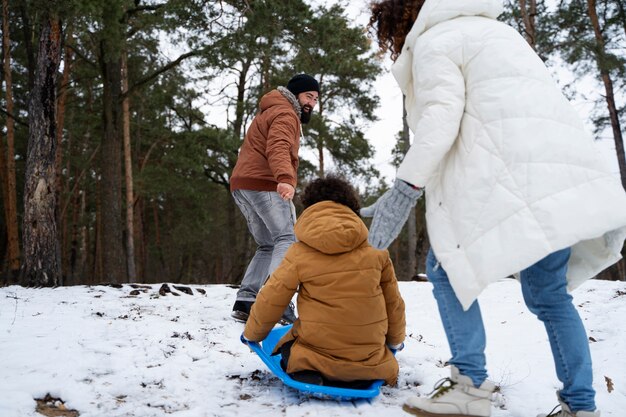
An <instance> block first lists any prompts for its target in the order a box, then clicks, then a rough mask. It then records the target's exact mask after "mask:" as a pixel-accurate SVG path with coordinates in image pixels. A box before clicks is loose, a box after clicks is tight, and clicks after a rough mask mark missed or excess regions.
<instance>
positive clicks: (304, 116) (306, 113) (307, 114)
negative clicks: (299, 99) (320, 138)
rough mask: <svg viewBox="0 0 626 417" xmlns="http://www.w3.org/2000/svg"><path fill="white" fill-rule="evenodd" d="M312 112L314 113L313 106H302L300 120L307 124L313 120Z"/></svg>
mask: <svg viewBox="0 0 626 417" xmlns="http://www.w3.org/2000/svg"><path fill="white" fill-rule="evenodd" d="M311 114H313V107H311V106H309V105H308V104H305V105H304V106H302V113H301V114H300V122H302V124H307V123H309V121H310V120H311Z"/></svg>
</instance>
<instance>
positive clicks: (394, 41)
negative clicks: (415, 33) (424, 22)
mask: <svg viewBox="0 0 626 417" xmlns="http://www.w3.org/2000/svg"><path fill="white" fill-rule="evenodd" d="M425 1H426V0H381V1H376V2H372V4H371V10H372V15H371V16H370V22H369V24H368V25H367V27H368V29H369V30H370V31H372V30H373V31H374V33H375V34H376V37H377V38H378V46H379V47H380V50H381V52H382V53H385V52H387V51H390V52H391V59H392V60H393V61H395V60H396V59H398V56H399V55H400V52H402V46H404V40H405V39H406V35H408V33H409V31H410V30H411V27H412V26H413V23H414V22H415V19H417V15H418V13H419V12H420V10H421V9H422V6H423V5H424V2H425Z"/></svg>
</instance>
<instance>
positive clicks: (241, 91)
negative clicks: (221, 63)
mask: <svg viewBox="0 0 626 417" xmlns="http://www.w3.org/2000/svg"><path fill="white" fill-rule="evenodd" d="M251 64H252V59H250V58H247V61H245V62H242V63H241V72H240V73H239V82H238V83H237V109H236V111H235V122H234V123H233V131H234V132H235V137H236V138H238V139H242V131H243V118H244V113H245V107H246V106H245V100H246V78H247V77H248V71H249V70H250V65H251Z"/></svg>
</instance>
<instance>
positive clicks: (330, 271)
mask: <svg viewBox="0 0 626 417" xmlns="http://www.w3.org/2000/svg"><path fill="white" fill-rule="evenodd" d="M302 203H303V204H304V208H305V210H304V211H303V213H302V214H301V216H300V218H299V219H298V221H297V223H296V225H295V234H296V238H297V239H298V241H297V242H296V243H294V244H293V245H292V246H291V247H290V248H289V250H288V251H287V253H286V255H285V258H284V260H283V261H282V263H281V264H280V266H279V267H278V268H277V269H276V270H275V271H274V273H273V274H272V275H271V276H270V278H269V279H268V281H267V283H266V284H265V285H264V286H263V288H262V289H261V291H260V292H259V294H258V296H257V298H256V302H255V303H254V305H253V306H252V309H251V311H250V317H249V318H248V321H247V323H246V327H245V330H244V333H243V338H244V339H247V340H248V341H256V342H260V341H262V340H263V339H265V337H266V336H267V334H268V333H269V332H270V331H271V330H272V328H273V327H274V325H275V324H276V323H277V322H278V320H280V317H281V315H282V313H283V311H284V310H285V308H286V307H287V305H288V304H289V302H290V300H291V298H292V297H293V295H294V293H296V292H298V297H297V307H298V314H299V318H298V319H297V320H296V321H295V323H294V324H293V327H292V329H291V330H290V331H289V332H287V333H286V334H285V336H284V337H283V338H282V339H281V340H280V341H279V342H278V343H277V345H276V349H275V350H274V353H275V354H278V353H280V354H281V355H282V360H281V365H282V366H283V368H284V369H285V371H286V372H287V373H288V374H289V375H290V376H291V377H292V378H293V379H295V380H298V381H302V382H307V383H313V384H318V385H334V386H342V387H351V388H361V387H365V386H366V385H367V384H368V383H371V380H376V379H383V380H384V381H385V382H386V383H387V384H389V385H395V383H396V380H397V377H398V363H397V361H396V359H395V357H394V355H393V353H392V351H391V350H390V349H398V348H401V347H402V346H403V341H404V337H405V315H404V301H403V300H402V297H401V295H400V292H399V290H398V282H397V280H396V276H395V273H394V269H393V265H392V263H391V259H390V258H389V252H387V251H386V250H378V249H375V248H373V247H371V246H370V245H369V243H368V242H367V237H368V231H367V227H366V226H365V224H364V223H363V221H362V220H361V218H360V217H359V210H360V204H359V200H358V196H357V193H356V192H355V190H354V189H353V188H352V186H350V184H349V183H347V182H346V181H344V180H343V179H341V178H339V177H337V176H327V177H326V178H320V179H316V180H315V181H313V182H312V183H311V184H309V186H307V187H306V189H305V190H304V193H303V196H302Z"/></svg>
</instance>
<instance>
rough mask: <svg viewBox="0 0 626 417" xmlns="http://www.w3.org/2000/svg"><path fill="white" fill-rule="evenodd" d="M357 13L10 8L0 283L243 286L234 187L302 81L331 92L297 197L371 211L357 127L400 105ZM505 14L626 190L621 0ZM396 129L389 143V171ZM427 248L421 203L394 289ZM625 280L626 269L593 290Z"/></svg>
mask: <svg viewBox="0 0 626 417" xmlns="http://www.w3.org/2000/svg"><path fill="white" fill-rule="evenodd" d="M355 3H357V2H354V1H352V2H341V1H337V2H333V1H331V0H328V1H325V2H319V1H313V0H311V1H305V0H134V1H129V0H108V1H106V2H103V1H100V0H65V1H59V0H12V1H9V0H2V55H1V61H2V64H3V65H2V71H0V77H1V84H0V85H1V86H2V89H1V94H0V97H1V98H0V125H1V127H2V130H1V131H0V184H1V186H2V199H1V202H2V204H1V211H0V284H4V285H8V284H14V283H19V284H22V285H31V286H57V285H76V284H96V283H125V282H146V283H157V282H164V281H167V282H173V283H196V284H210V283H230V284H237V283H239V282H240V280H241V278H242V276H243V272H244V270H245V267H246V265H247V262H248V260H249V259H250V258H251V256H252V254H253V253H254V250H255V244H254V241H253V240H252V239H251V237H250V235H249V233H248V231H247V227H246V224H245V221H244V219H243V216H241V215H240V213H239V210H238V209H237V208H236V206H235V205H234V202H233V200H232V198H231V196H230V193H229V175H230V173H231V171H232V169H233V167H234V164H235V162H236V159H237V150H238V148H239V146H240V145H241V143H242V140H243V137H244V135H245V130H246V127H247V126H248V124H249V123H250V121H251V120H252V118H253V117H254V115H255V113H256V111H257V104H258V101H259V99H260V97H261V96H262V95H263V94H264V93H266V92H268V91H269V90H271V89H273V88H275V87H276V86H279V85H285V84H286V82H287V81H288V80H289V78H290V77H291V76H292V75H294V74H296V73H301V72H306V73H309V74H311V75H314V76H315V77H316V78H317V79H318V80H319V81H320V85H321V92H322V94H321V96H320V101H319V105H318V107H317V108H316V109H315V113H314V116H313V119H312V121H311V123H310V124H309V125H307V126H305V127H304V139H303V143H302V151H303V152H302V159H301V163H300V166H301V168H300V172H299V186H298V190H300V191H301V190H302V188H303V187H304V186H306V184H307V183H308V182H309V181H310V180H312V179H313V178H316V177H318V176H323V175H325V174H327V173H328V172H330V171H331V170H332V171H333V172H337V173H340V174H342V175H344V176H346V177H347V178H348V179H349V180H351V181H352V182H353V183H354V184H356V185H357V186H358V188H359V192H360V193H361V197H362V201H363V204H364V205H367V204H369V203H372V202H373V201H375V199H376V198H377V197H379V196H380V195H381V194H382V193H383V192H384V191H385V190H386V189H387V187H388V185H389V184H388V183H387V181H386V179H385V178H383V177H382V176H381V175H380V172H379V171H378V169H377V167H376V165H375V164H374V163H373V158H374V152H375V149H374V146H373V145H372V142H371V138H368V137H366V134H365V132H366V131H367V127H368V126H369V125H371V123H373V122H374V121H375V120H376V119H377V117H379V116H380V115H381V114H383V113H384V114H386V116H388V113H389V112H395V111H396V110H395V109H389V108H380V106H379V97H378V96H377V94H376V90H375V88H374V87H373V86H374V83H375V82H376V80H377V78H378V77H380V76H381V74H382V72H383V71H384V67H385V65H387V67H388V64H389V58H388V56H382V55H381V54H378V53H377V52H376V50H377V48H376V45H375V42H374V41H373V40H372V38H371V37H370V36H368V33H367V31H366V30H365V27H364V25H363V24H362V22H358V23H357V22H355V20H354V19H353V18H352V17H350V16H349V14H348V12H347V10H348V9H354V8H355ZM367 4H368V2H366V1H363V2H359V5H358V6H356V7H358V8H360V9H361V10H363V9H367ZM505 9H506V13H505V14H504V15H503V16H502V17H501V19H502V20H504V21H506V22H508V23H509V24H511V25H512V26H514V27H515V28H517V29H518V30H519V32H520V33H521V34H522V35H523V36H524V37H525V39H526V40H527V41H528V43H529V44H530V45H531V46H532V47H533V48H534V49H535V50H536V51H537V53H538V54H539V56H541V58H542V59H543V60H544V61H545V62H546V64H547V65H548V67H549V68H550V69H551V70H552V71H553V72H554V73H555V75H557V78H559V77H558V74H564V73H569V74H572V76H571V77H570V78H569V80H564V79H559V81H560V85H561V86H562V88H563V90H564V92H565V94H566V95H567V96H568V97H569V98H570V99H572V100H578V101H579V102H583V103H586V105H587V107H586V108H587V109H588V111H586V113H585V114H584V115H583V116H584V117H586V118H587V123H588V125H589V126H591V127H592V130H593V134H594V136H595V138H596V139H602V138H605V139H606V138H607V137H608V138H610V140H611V141H612V143H613V144H614V146H612V149H613V152H612V157H613V158H614V160H616V161H617V163H616V166H617V167H618V170H619V173H617V174H616V175H619V176H620V178H621V181H622V184H623V185H624V187H625V188H626V161H625V155H624V146H623V136H624V129H623V127H622V126H624V123H625V120H624V118H625V117H626V91H625V89H626V5H625V3H624V0H562V1H559V2H556V3H554V2H548V3H546V2H544V1H537V0H507V1H505ZM173 54H174V55H173ZM172 56H173V58H172ZM583 83H585V87H584V88H583V87H582V85H583ZM589 86H591V89H589ZM589 91H591V93H589ZM583 92H585V93H583ZM397 113H398V114H397V118H398V119H399V120H402V117H403V114H402V112H401V107H399V108H398V110H397ZM216 114H219V115H220V117H221V122H222V123H215V121H214V117H215V115H216ZM403 126H404V127H403V129H402V130H401V131H399V132H387V133H388V135H389V137H388V138H387V140H395V141H396V146H395V148H394V150H393V152H392V154H391V155H389V159H390V160H391V161H392V162H393V164H394V165H397V164H398V163H399V162H400V161H401V159H402V155H403V154H404V152H405V151H406V149H408V146H409V144H410V135H409V131H408V127H407V126H406V123H404V124H403ZM295 203H296V207H297V210H298V213H299V212H300V211H301V206H300V204H299V201H298V199H297V197H296V200H295ZM590 215H592V214H590ZM427 248H428V237H427V234H426V230H425V223H424V205H423V200H422V201H421V202H420V203H419V204H418V206H417V207H416V210H415V211H414V213H412V215H411V217H410V219H409V222H408V223H407V225H406V226H405V228H404V230H403V232H402V234H401V236H400V237H399V238H398V239H397V240H396V241H395V242H394V243H393V244H392V246H391V247H390V248H389V250H390V253H391V256H392V259H393V261H394V264H395V267H396V270H397V273H398V277H399V279H401V280H410V279H414V278H415V277H416V275H417V274H418V273H419V272H420V270H422V269H423V264H424V262H423V260H424V257H425V254H426V251H427ZM625 277H626V266H625V264H624V261H621V262H620V263H619V264H617V265H615V266H614V267H612V268H610V269H609V270H607V271H605V272H604V273H603V274H602V276H600V277H599V278H603V279H613V280H618V279H621V280H624V279H625Z"/></svg>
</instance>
